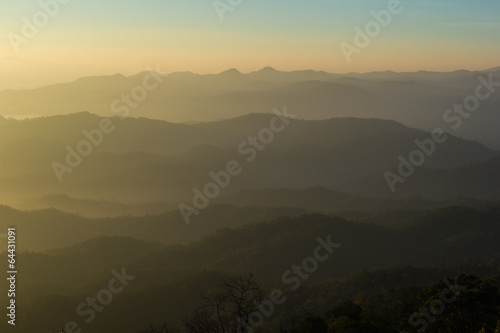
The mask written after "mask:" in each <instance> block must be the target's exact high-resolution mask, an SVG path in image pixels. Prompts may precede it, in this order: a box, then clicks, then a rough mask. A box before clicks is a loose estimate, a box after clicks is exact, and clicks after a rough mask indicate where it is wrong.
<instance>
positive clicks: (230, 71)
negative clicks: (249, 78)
mask: <svg viewBox="0 0 500 333" xmlns="http://www.w3.org/2000/svg"><path fill="white" fill-rule="evenodd" d="M219 75H224V76H229V75H232V76H236V75H237V76H240V75H243V74H242V73H241V72H240V71H239V70H237V69H236V68H231V69H228V70H227V71H224V72H221V73H219Z"/></svg>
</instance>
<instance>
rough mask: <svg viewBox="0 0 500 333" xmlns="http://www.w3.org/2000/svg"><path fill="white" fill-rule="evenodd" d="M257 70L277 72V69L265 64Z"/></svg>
mask: <svg viewBox="0 0 500 333" xmlns="http://www.w3.org/2000/svg"><path fill="white" fill-rule="evenodd" d="M259 72H277V70H276V69H274V68H273V67H269V66H267V67H264V68H262V69H261V70H259Z"/></svg>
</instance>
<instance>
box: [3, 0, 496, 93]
mask: <svg viewBox="0 0 500 333" xmlns="http://www.w3.org/2000/svg"><path fill="white" fill-rule="evenodd" d="M57 1H61V2H66V3H64V4H60V3H59V2H57ZM390 1H395V0H385V1H381V0H241V1H239V4H238V0H220V1H219V3H222V4H226V6H229V5H227V4H228V3H233V4H235V6H231V7H230V8H231V9H232V10H230V11H229V10H228V11H226V12H224V13H223V15H222V17H223V20H221V17H220V16H219V14H218V13H217V11H216V9H215V7H214V0H105V1H102V0H99V1H97V0H37V1H33V0H23V1H6V0H3V1H0V89H8V88H32V87H37V86H41V85H45V84H50V83H56V82H65V81H71V80H74V79H76V78H78V77H81V76H91V75H110V74H115V73H122V74H125V75H133V74H136V73H138V72H141V71H144V70H146V68H148V67H151V68H156V67H157V68H159V69H161V71H162V72H165V73H168V72H175V71H192V72H196V73H218V72H221V71H224V70H226V69H229V68H237V69H238V70H240V71H241V72H244V73H246V72H251V71H255V70H259V69H260V68H263V67H266V66H271V67H274V68H276V69H278V70H284V71H290V70H301V69H314V70H324V71H327V72H334V73H348V72H370V71H383V70H393V71H418V70H432V71H451V70H458V69H469V70H484V69H487V68H493V67H497V66H499V65H500V62H499V60H498V59H500V57H499V56H500V43H499V42H500V1H498V0H442V1H441V0H420V1H419V0H401V6H402V12H401V13H399V14H393V15H391V21H390V23H389V24H388V25H387V26H386V27H381V28H380V33H378V34H375V35H374V36H373V37H370V44H369V45H368V46H366V47H362V48H360V47H358V51H359V52H357V53H353V54H352V55H351V57H350V62H349V61H347V60H346V57H345V55H344V53H343V52H342V49H341V47H340V45H341V43H346V44H349V45H352V46H356V44H354V37H355V34H356V33H355V28H359V29H361V30H364V29H365V27H366V25H367V23H369V22H370V21H373V20H374V18H373V17H372V14H371V13H372V11H377V12H378V11H380V10H387V8H388V3H389V2H390ZM51 3H52V4H51ZM54 3H56V4H58V5H57V6H58V7H59V8H55V7H54ZM42 4H47V5H46V7H47V6H48V7H47V8H51V9H52V16H49V15H45V19H44V14H43V12H42V11H43V9H42ZM50 4H51V5H50ZM41 12H42V13H41ZM35 18H38V20H39V21H37V22H38V25H39V28H37V30H38V32H37V33H36V34H35V35H30V34H26V30H27V29H26V28H25V26H26V25H27V23H26V22H31V23H28V24H33V23H34V22H35ZM23 27H24V29H23ZM23 31H24V33H23ZM28 32H30V31H29V29H28ZM13 36H16V37H15V38H14V37H13ZM13 40H15V41H16V42H17V44H16V43H14V42H13ZM346 44H343V45H346Z"/></svg>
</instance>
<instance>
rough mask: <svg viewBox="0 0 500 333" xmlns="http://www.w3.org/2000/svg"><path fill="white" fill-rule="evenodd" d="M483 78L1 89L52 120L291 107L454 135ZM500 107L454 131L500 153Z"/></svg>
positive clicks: (87, 83)
mask: <svg viewBox="0 0 500 333" xmlns="http://www.w3.org/2000/svg"><path fill="white" fill-rule="evenodd" d="M494 70H495V72H494V76H495V77H496V81H500V71H496V69H494ZM479 75H483V76H484V75H488V73H486V72H473V71H465V70H460V71H455V72H427V71H419V72H406V73H396V72H392V71H385V72H372V73H365V74H358V73H349V74H342V75H341V74H330V73H326V72H321V71H312V70H303V71H292V72H283V71H279V70H276V69H273V68H270V67H266V68H263V69H261V70H259V71H256V72H252V73H247V74H243V73H241V72H239V71H238V70H237V69H230V70H227V71H224V72H222V73H218V74H207V75H199V74H195V73H190V72H179V73H171V74H159V73H154V72H143V73H139V74H137V75H133V76H129V77H125V76H123V75H120V74H116V75H112V76H97V77H86V78H81V79H78V80H76V81H73V82H69V83H62V84H56V85H51V86H46V87H41V88H38V89H31V90H8V91H0V114H9V115H38V116H49V115H59V114H71V113H78V112H82V111H88V112H91V113H94V114H98V115H100V116H105V117H109V116H113V115H116V113H114V111H117V110H118V107H121V108H122V110H123V108H124V107H125V108H128V111H129V114H130V116H133V117H147V118H151V119H161V120H167V121H171V122H182V123H193V122H205V121H216V120H221V119H230V118H235V117H238V116H242V115H247V114H250V113H270V112H271V110H272V109H273V108H274V107H277V108H282V107H283V106H285V105H286V106H288V108H289V109H290V111H291V112H292V113H293V114H295V115H297V116H298V117H299V118H301V119H309V120H323V119H329V118H334V117H357V118H360V117H361V118H381V119H391V120H396V121H399V122H402V123H404V124H406V125H408V126H411V127H416V128H420V129H424V130H432V129H433V128H435V127H446V128H447V129H448V130H451V128H450V127H449V124H447V123H445V122H444V121H443V113H444V112H445V111H446V110H447V109H448V108H451V107H452V106H453V105H454V104H456V103H462V102H463V101H464V99H465V98H466V97H467V96H469V95H471V94H474V93H475V88H476V86H477V85H478V83H479V82H478V76H479ZM147 77H150V79H151V80H154V78H156V80H158V81H161V82H160V83H161V84H159V86H158V87H157V88H154V89H152V90H151V91H148V92H147V97H145V98H144V100H142V97H140V99H141V100H140V101H139V100H138V101H137V105H135V103H136V101H135V100H134V98H133V97H130V98H132V100H131V102H130V101H129V102H126V100H125V99H123V98H126V96H127V95H130V94H132V90H133V89H140V88H136V87H141V86H142V85H143V84H144V79H145V78H147ZM148 82H149V81H148ZM155 82H156V81H152V83H155ZM152 83H150V84H152ZM124 96H125V97H124ZM126 103H131V105H133V107H131V106H128V104H126ZM112 105H113V106H112ZM499 105H500V95H499V94H498V93H497V94H494V95H493V96H491V97H490V98H489V99H488V100H487V101H485V102H483V103H481V109H480V112H476V113H475V114H474V117H472V118H471V119H468V121H465V122H464V124H463V126H461V127H460V128H459V129H458V130H457V131H455V134H456V135H458V136H461V137H464V138H466V139H470V140H476V141H481V142H482V143H485V144H487V145H488V146H490V147H495V148H498V149H500V141H499V139H498V136H497V135H496V133H497V132H496V129H497V128H498V127H499V126H500V116H499V115H498V113H497V112H496V110H497V109H498V107H499Z"/></svg>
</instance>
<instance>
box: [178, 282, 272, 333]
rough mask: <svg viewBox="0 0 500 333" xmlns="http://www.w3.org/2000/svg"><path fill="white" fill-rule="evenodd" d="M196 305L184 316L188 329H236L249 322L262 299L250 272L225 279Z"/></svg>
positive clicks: (197, 332) (203, 332)
mask: <svg viewBox="0 0 500 333" xmlns="http://www.w3.org/2000/svg"><path fill="white" fill-rule="evenodd" d="M202 299H203V302H202V305H201V306H200V308H198V309H197V310H195V311H194V313H193V314H192V315H191V317H189V318H188V319H186V320H185V327H186V328H187V330H188V332H190V333H238V332H243V331H244V330H245V328H246V327H247V326H248V325H249V321H250V317H251V315H252V313H253V312H256V311H258V306H259V304H260V302H261V301H262V299H263V291H262V290H261V288H260V287H259V285H258V284H257V282H256V281H255V279H254V276H253V275H252V274H248V275H237V276H232V277H230V278H228V279H225V280H224V281H223V283H222V285H221V286H220V287H219V288H216V289H215V290H212V291H210V292H209V293H207V294H206V295H204V296H203V297H202Z"/></svg>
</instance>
